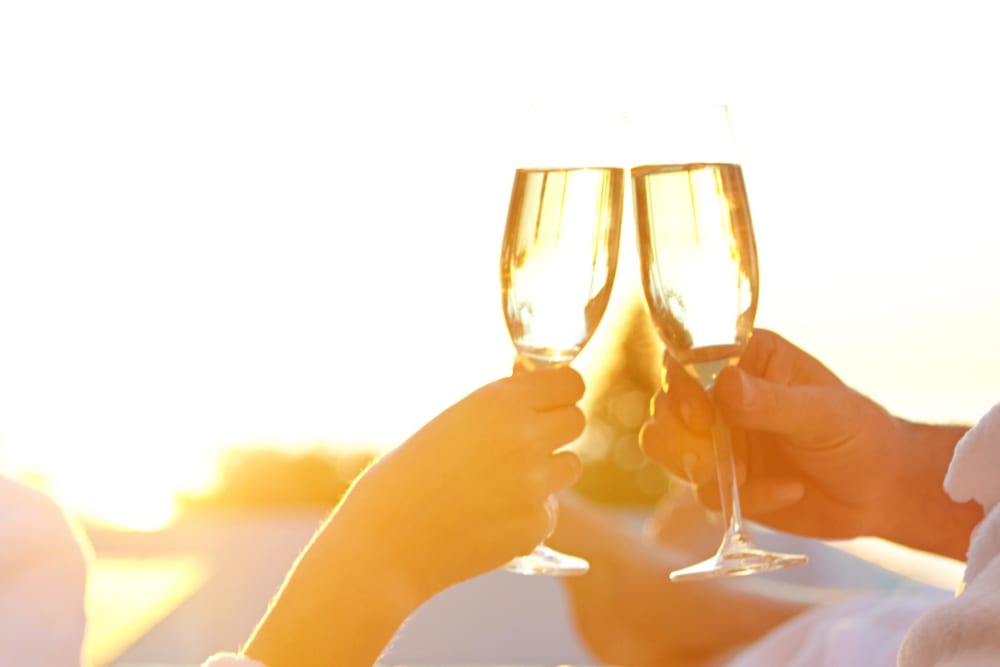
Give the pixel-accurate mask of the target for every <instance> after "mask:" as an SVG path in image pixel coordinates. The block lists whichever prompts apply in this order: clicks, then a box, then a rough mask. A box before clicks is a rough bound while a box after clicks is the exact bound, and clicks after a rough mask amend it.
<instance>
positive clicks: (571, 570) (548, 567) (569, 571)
mask: <svg viewBox="0 0 1000 667" xmlns="http://www.w3.org/2000/svg"><path fill="white" fill-rule="evenodd" d="M504 569H505V570H509V571H511V572H517V573H518V574H547V575H550V576H555V577H571V576H577V575H581V574H586V573H587V570H589V569H590V563H588V562H587V561H585V560H584V559H582V558H578V557H576V556H570V555H569V554H564V553H561V552H559V551H556V550H555V549H551V548H549V547H547V546H545V545H544V544H540V545H538V546H537V547H535V550H534V551H532V552H531V553H530V554H528V555H527V556H518V557H517V558H514V559H513V560H511V561H510V562H509V563H507V564H506V565H504Z"/></svg>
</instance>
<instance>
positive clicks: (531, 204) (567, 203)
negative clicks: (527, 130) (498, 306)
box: [500, 167, 625, 575]
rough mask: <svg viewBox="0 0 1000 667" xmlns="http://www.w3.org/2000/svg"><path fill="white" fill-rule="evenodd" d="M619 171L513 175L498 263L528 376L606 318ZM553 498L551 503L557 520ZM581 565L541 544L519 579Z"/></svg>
mask: <svg viewBox="0 0 1000 667" xmlns="http://www.w3.org/2000/svg"><path fill="white" fill-rule="evenodd" d="M624 182H625V172H624V170H623V169H620V168H589V167H587V168H585V167H581V168H567V169H555V168H537V169H528V168H525V169H518V170H517V171H516V173H515V176H514V186H513V189H512V191H511V198H510V206H509V209H508V213H507V225H506V229H505V232H504V238H503V248H502V251H501V258H500V283H501V288H502V296H503V311H504V317H505V319H506V321H507V330H508V332H509V333H510V337H511V341H512V342H513V343H514V347H515V348H516V349H517V361H516V365H518V366H520V367H521V368H524V369H526V370H529V371H530V370H532V369H537V368H544V367H548V366H557V365H563V364H568V363H570V362H571V361H572V360H573V359H574V358H575V357H576V355H577V354H578V353H579V352H580V350H582V349H583V347H584V346H585V345H586V344H587V341H589V340H590V337H591V336H592V335H593V333H594V330H595V329H596V328H597V325H598V323H599V322H600V320H601V317H602V316H603V315H604V311H605V308H606V307H607V305H608V298H609V297H610V295H611V286H612V283H613V282H614V276H615V268H616V266H617V263H618V241H619V236H620V230H621V218H622V205H623V201H622V200H623V191H624ZM555 509H556V505H555V499H554V498H551V499H550V503H549V510H550V514H551V515H552V517H553V521H554V520H555V516H554V515H555ZM588 568H589V564H588V563H587V561H585V560H583V559H582V558H577V557H575V556H569V555H567V554H562V553H560V552H558V551H555V550H553V549H551V548H549V547H546V546H545V545H544V544H540V545H539V546H538V547H536V549H535V550H534V551H533V552H532V553H531V554H528V555H526V556H521V557H518V558H515V559H514V560H513V561H511V563H510V564H508V565H507V569H509V570H512V571H515V572H519V573H521V574H553V575H567V574H583V573H584V572H586V571H587V569H588Z"/></svg>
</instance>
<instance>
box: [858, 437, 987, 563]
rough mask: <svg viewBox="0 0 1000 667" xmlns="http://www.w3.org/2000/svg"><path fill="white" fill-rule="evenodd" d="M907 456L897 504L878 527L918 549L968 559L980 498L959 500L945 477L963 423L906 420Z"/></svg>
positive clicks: (979, 514)
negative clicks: (947, 486)
mask: <svg viewBox="0 0 1000 667" xmlns="http://www.w3.org/2000/svg"><path fill="white" fill-rule="evenodd" d="M900 430H901V432H902V433H903V445H902V449H903V450H904V451H903V455H902V457H901V463H900V466H899V470H898V474H897V476H896V480H895V482H896V488H897V491H896V493H895V494H894V496H893V497H894V499H895V505H894V506H893V507H889V508H886V511H884V512H881V513H880V514H879V516H881V517H883V523H881V525H879V526H878V527H877V528H876V529H875V530H874V531H873V532H874V533H876V535H877V536H878V537H883V538H885V539H888V540H892V541H893V542H897V543H899V544H903V545H906V546H909V547H913V548H914V549H920V550H922V551H928V552H931V553H936V554H940V555H943V556H948V557H951V558H955V559H957V560H965V556H966V552H967V551H968V548H969V536H970V535H971V533H972V529H973V528H974V527H975V526H976V524H978V523H979V522H980V521H982V519H983V508H982V506H980V505H979V504H978V503H976V502H967V503H956V502H955V501H954V500H952V499H951V498H949V497H948V494H947V493H945V491H944V487H943V482H944V476H945V473H946V472H947V471H948V465H949V464H950V462H951V458H952V454H953V453H954V450H955V445H956V444H957V443H958V441H959V440H960V439H961V437H962V436H963V435H965V433H966V432H967V431H968V428H966V427H964V426H930V425H927V424H915V423H909V422H901V426H900Z"/></svg>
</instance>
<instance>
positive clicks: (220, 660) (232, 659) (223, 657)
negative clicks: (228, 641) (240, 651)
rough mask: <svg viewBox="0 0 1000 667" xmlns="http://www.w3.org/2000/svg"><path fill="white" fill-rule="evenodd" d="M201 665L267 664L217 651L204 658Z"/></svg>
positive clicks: (246, 666)
mask: <svg viewBox="0 0 1000 667" xmlns="http://www.w3.org/2000/svg"><path fill="white" fill-rule="evenodd" d="M201 667H267V665H265V664H264V663H262V662H257V661H256V660H251V659H250V658H246V657H243V656H240V655H236V654H235V653H217V654H215V655H213V656H212V657H211V658H209V659H208V660H206V661H205V662H204V664H202V666H201Z"/></svg>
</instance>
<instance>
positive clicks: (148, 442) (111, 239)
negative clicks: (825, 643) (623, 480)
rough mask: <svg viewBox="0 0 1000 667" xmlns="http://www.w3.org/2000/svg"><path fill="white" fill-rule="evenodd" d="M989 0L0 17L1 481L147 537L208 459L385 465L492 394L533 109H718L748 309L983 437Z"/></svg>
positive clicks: (992, 51) (386, 6)
mask: <svg viewBox="0 0 1000 667" xmlns="http://www.w3.org/2000/svg"><path fill="white" fill-rule="evenodd" d="M986 5H987V3H973V2H961V1H959V2H950V3H948V4H947V8H946V9H947V11H946V13H944V12H945V9H944V5H941V7H942V9H940V10H937V9H936V8H935V9H930V8H927V7H928V5H924V4H921V3H916V4H914V3H909V4H903V3H897V2H885V1H872V0H868V1H864V2H838V3H820V4H817V3H795V2H787V3H778V2H762V3H737V2H731V3H718V2H674V1H669V0H668V1H651V2H636V1H630V0H624V1H621V2H613V3H587V2H540V1H533V2H523V1H504V2H496V3H482V2H433V1H432V2H413V3H403V2H398V3H397V2H385V1H383V2H378V1H375V2H333V3H327V2H292V3H264V2H214V1H211V0H209V1H205V0H199V1H197V2H193V1H192V2H189V1H180V2H169V3H149V2H139V3H137V2H133V1H128V2H124V1H122V2H95V3H80V4H71V3H63V4H61V5H60V6H55V7H54V6H52V5H51V4H50V3H45V2H39V3H10V4H8V5H5V6H4V7H3V8H2V9H0V91H2V92H0V95H2V98H3V101H2V104H0V119H2V120H0V469H2V470H4V471H6V472H7V473H8V474H13V475H19V476H27V477H30V478H32V479H34V480H36V481H38V482H39V483H42V484H45V485H47V486H48V487H49V488H50V489H51V490H52V491H53V492H54V493H55V494H56V495H57V496H58V497H59V498H61V499H62V500H63V501H65V502H66V503H67V504H69V505H70V506H71V507H73V508H75V509H77V510H79V511H81V512H83V513H88V514H93V515H97V516H101V517H103V518H105V519H108V520H111V521H115V522H118V523H121V524H124V525H129V526H134V527H145V528H150V527H155V526H157V525H159V524H160V523H162V522H163V521H165V520H166V519H167V518H168V517H169V516H170V513H171V512H172V511H173V494H174V493H175V492H176V491H178V490H187V491H192V490H199V489H204V488H207V487H208V486H209V485H210V484H211V483H212V482H213V480H214V479H215V476H216V464H217V462H218V460H219V456H220V454H221V453H222V452H223V451H225V450H227V449H228V448H231V447H244V446H274V447H279V448H282V449H283V450H284V451H286V452H307V451H313V450H319V451H334V450H337V451H345V450H351V451H354V450H357V451H377V450H380V449H384V448H386V447H390V446H392V445H393V444H395V443H398V442H399V441H401V440H402V439H404V438H405V437H406V436H407V435H408V434H409V433H411V432H412V431H413V430H415V429H416V428H418V427H419V426H420V425H421V424H423V423H424V422H425V421H426V420H427V419H429V418H430V417H431V416H433V415H434V414H435V413H437V412H438V411H439V410H441V409H442V408H444V407H445V406H447V405H448V404H450V403H451V402H453V401H454V400H456V399H457V398H459V397H460V396H462V395H463V394H465V393H466V392H467V391H469V390H471V389H472V388H474V387H476V386H478V385H480V384H483V383H485V382H487V381H489V380H491V379H493V378H495V377H497V376H499V375H502V374H504V373H506V372H507V370H508V369H509V365H510V361H511V357H512V354H513V350H512V347H511V345H510V343H509V341H508V340H507V336H506V331H505V327H504V322H503V317H502V313H501V310H500V296H499V286H498V268H497V262H498V253H499V243H500V238H501V233H502V225H503V221H504V214H505V207H506V203H507V196H508V194H509V187H510V181H511V173H510V171H509V168H508V167H509V165H508V163H507V162H505V160H506V159H507V156H506V153H505V151H506V149H507V147H508V141H507V140H508V138H509V137H507V135H505V131H507V130H508V129H509V119H510V118H511V115H512V114H513V113H514V112H515V111H516V110H517V109H519V108H521V107H522V106H523V105H524V104H526V103H529V102H530V103H533V104H535V105H538V106H542V107H549V108H553V109H559V108H564V109H567V110H569V111H570V112H571V111H572V109H573V108H574V107H576V106H579V105H594V104H601V105H607V106H613V107H619V108H623V109H637V110H647V109H649V108H653V107H654V105H657V104H669V103H670V100H672V99H685V98H693V97H711V98H713V99H722V100H727V101H729V103H730V104H731V106H732V110H733V119H734V124H735V127H736V131H737V133H738V138H739V140H740V142H741V147H742V152H743V161H744V170H745V175H746V180H747V185H748V187H749V196H750V202H751V209H752V211H753V216H754V222H755V225H756V229H757V235H758V244H759V249H760V260H761V285H762V295H761V307H760V311H759V317H758V324H759V325H761V326H765V327H769V328H773V329H776V330H778V331H780V332H782V333H784V334H785V335H786V336H788V337H790V338H792V339H793V340H795V341H797V342H798V343H799V344H801V345H802V346H804V347H805V348H807V349H809V350H811V351H813V352H814V353H816V354H817V355H818V356H820V357H821V358H822V359H824V360H826V361H827V362H828V363H829V364H830V365H831V367H832V368H834V369H835V370H836V371H838V372H839V373H840V374H841V376H842V377H843V378H844V379H845V380H846V381H848V382H849V383H851V384H853V385H854V386H856V387H857V388H858V389H860V390H862V391H864V392H866V393H869V394H870V395H872V396H873V397H875V398H876V399H878V400H880V401H882V402H884V403H885V404H886V405H888V406H889V407H890V408H892V409H893V410H895V411H897V412H898V413H900V414H903V415H906V416H910V417H914V418H921V419H928V420H960V421H971V420H973V419H975V418H976V417H977V416H978V415H980V414H981V413H982V412H984V411H985V410H986V409H987V408H988V407H989V406H990V405H991V404H992V402H993V401H995V400H996V399H997V398H998V397H1000V392H998V387H1000V353H998V351H997V349H996V334H997V331H998V330H1000V327H998V323H1000V296H998V294H1000V293H998V287H1000V262H998V261H997V260H996V257H995V254H996V249H997V248H998V247H1000V225H998V222H1000V220H998V214H997V206H996V198H997V192H998V183H1000V163H998V161H997V160H996V156H997V155H998V153H1000V130H998V127H1000V123H998V122H997V119H998V117H1000V114H998V108H997V105H996V97H995V88H996V85H995V80H996V72H995V68H996V64H997V63H998V62H1000V46H998V42H997V40H996V39H995V34H994V30H993V22H992V21H991V20H990V19H989V14H990V13H989V12H986ZM930 6H931V7H933V5H930ZM629 222H630V218H629ZM632 243H633V242H632V236H631V229H627V232H626V236H625V239H624V240H623V244H622V262H621V265H620V270H619V280H618V282H617V284H616V290H615V296H614V297H613V298H614V303H613V306H612V310H611V311H610V313H609V315H608V317H607V318H606V320H605V322H604V324H603V325H602V328H601V331H600V332H599V336H598V339H597V340H595V341H594V345H592V346H591V348H590V349H588V350H587V351H586V352H585V353H584V355H583V357H581V359H580V360H579V365H580V368H581V369H582V370H584V371H585V372H586V373H587V374H588V377H593V378H596V377H597V375H599V374H600V373H601V368H602V367H603V364H604V363H605V362H606V361H607V360H608V359H609V358H613V355H610V356H609V354H607V353H606V350H608V349H617V348H615V347H614V346H609V345H608V344H607V339H608V337H609V336H611V334H612V333H613V332H614V331H615V326H616V324H618V323H620V322H622V321H624V319H625V315H624V314H625V313H627V312H628V311H627V304H628V302H629V297H630V296H632V295H634V294H635V290H636V277H635V263H634V258H633V257H632V255H633V254H634V249H633V245H632ZM602 351H604V352H602ZM595 382H596V380H595ZM123 501H124V502H123Z"/></svg>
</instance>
